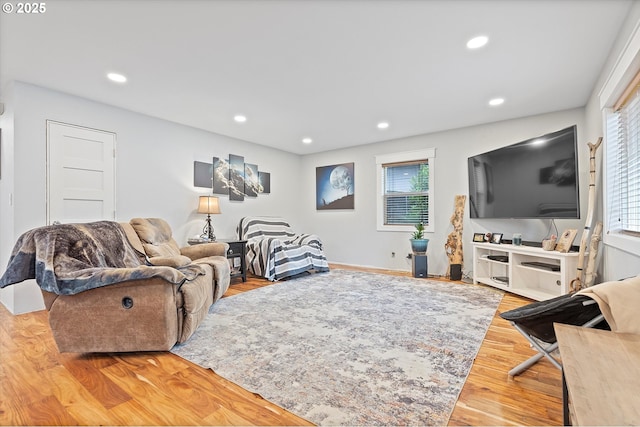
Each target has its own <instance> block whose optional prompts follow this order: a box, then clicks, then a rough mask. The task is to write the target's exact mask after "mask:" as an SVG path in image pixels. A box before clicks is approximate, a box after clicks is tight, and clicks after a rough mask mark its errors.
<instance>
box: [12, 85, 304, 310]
mask: <svg viewBox="0 0 640 427" xmlns="http://www.w3.org/2000/svg"><path fill="white" fill-rule="evenodd" d="M8 94H11V96H10V97H8ZM4 97H5V98H9V99H8V100H5V102H7V104H9V108H10V110H11V111H8V113H5V115H3V120H5V121H7V122H9V121H10V119H11V118H13V129H14V130H15V134H14V137H13V138H10V136H11V135H10V134H9V133H10V131H8V130H5V129H4V125H3V135H2V136H3V153H2V154H3V157H4V155H5V152H11V151H12V150H13V151H15V156H14V158H13V164H11V163H10V164H8V165H7V162H5V160H4V158H3V160H2V162H3V164H2V166H3V169H2V180H1V181H0V184H1V187H0V189H1V190H2V192H1V193H0V197H1V198H2V209H1V210H0V215H2V219H3V225H2V228H1V229H0V232H1V233H2V234H1V235H0V236H1V237H2V239H1V243H0V265H2V266H3V267H4V266H6V263H7V262H8V260H9V256H10V253H11V249H12V248H13V243H14V242H15V240H16V239H17V238H18V237H19V236H20V234H22V233H23V232H24V231H26V230H29V229H31V228H34V227H39V226H42V225H45V221H46V120H48V119H49V120H56V121H60V122H65V123H70V124H74V125H79V126H86V127H90V128H95V129H101V130H106V131H111V132H115V133H116V134H117V157H116V216H117V218H116V219H117V220H118V221H128V220H129V219H131V218H133V217H162V218H164V219H166V220H167V221H168V222H169V224H170V225H171V227H172V229H173V231H174V236H175V238H176V240H177V241H178V243H179V244H183V245H184V244H186V240H187V238H188V237H191V236H193V235H195V234H200V233H201V230H202V227H203V226H204V219H205V216H204V215H200V214H197V213H196V208H197V201H198V195H202V194H207V193H208V190H207V189H204V188H196V187H194V186H193V162H194V161H196V160H197V161H202V162H211V158H212V157H213V156H216V157H223V158H224V157H227V156H228V155H229V154H236V155H240V156H244V158H245V161H246V162H247V163H253V164H257V165H258V166H259V169H260V170H261V171H264V172H270V173H271V194H264V195H260V196H259V197H257V198H245V200H244V201H243V202H230V201H229V199H228V197H225V196H222V197H220V199H221V209H222V214H221V215H213V216H212V222H213V226H214V228H215V233H216V236H217V237H218V238H224V237H233V236H235V228H236V225H237V224H238V221H239V220H240V218H242V217H243V216H248V215H281V216H286V217H287V218H288V219H289V220H290V221H291V222H292V225H294V226H296V225H297V224H299V223H300V222H301V217H300V214H299V211H298V209H297V206H298V203H297V194H299V193H300V191H301V188H302V187H301V186H300V182H299V180H297V179H296V176H297V175H298V174H299V170H300V169H299V168H300V157H299V156H297V155H294V154H290V153H285V152H283V151H279V150H275V149H272V148H267V147H264V146H260V145H256V144H252V143H248V142H245V141H240V140H236V139H233V138H229V137H226V136H222V135H218V134H214V133H210V132H205V131H201V130H198V129H195V128H190V127H187V126H183V125H179V124H176V123H171V122H167V121H164V120H159V119H155V118H152V117H149V116H145V115H141V114H137V113H134V112H130V111H126V110H122V109H119V108H114V107H111V106H108V105H105V104H100V103H96V102H93V101H89V100H86V99H83V98H78V97H75V96H71V95H67V94H63V93H60V92H55V91H52V90H48V89H44V88H41V87H37V86H33V85H29V84H24V83H19V82H16V83H14V84H13V85H12V87H11V88H8V90H7V91H6V92H5V94H4ZM9 128H11V126H8V129H9ZM5 136H6V138H5ZM11 197H13V210H12V209H11V208H10V207H9V208H7V206H6V203H7V201H8V199H10V198H11ZM11 215H12V216H13V218H11ZM5 217H6V218H7V224H11V222H12V225H9V226H6V225H5V221H4V220H5ZM2 270H4V268H2ZM18 291H20V292H27V293H28V296H27V297H25V298H19V297H16V296H15V295H14V293H15V292H18ZM0 298H1V300H2V302H3V303H4V304H5V305H6V306H7V307H8V308H9V309H10V310H12V311H13V312H16V313H17V312H24V311H31V310H35V309H38V308H42V305H41V304H42V299H41V296H40V295H39V289H38V288H37V286H36V285H35V283H23V284H19V285H14V286H11V287H9V288H5V289H3V290H1V291H0Z"/></svg>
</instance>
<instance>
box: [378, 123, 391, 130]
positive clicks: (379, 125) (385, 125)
mask: <svg viewBox="0 0 640 427" xmlns="http://www.w3.org/2000/svg"><path fill="white" fill-rule="evenodd" d="M388 127H389V123H387V122H380V123H378V129H386V128H388Z"/></svg>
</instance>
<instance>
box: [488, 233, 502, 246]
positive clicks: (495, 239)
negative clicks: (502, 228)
mask: <svg viewBox="0 0 640 427" xmlns="http://www.w3.org/2000/svg"><path fill="white" fill-rule="evenodd" d="M490 241H491V243H496V244H500V242H502V233H491V240H490Z"/></svg>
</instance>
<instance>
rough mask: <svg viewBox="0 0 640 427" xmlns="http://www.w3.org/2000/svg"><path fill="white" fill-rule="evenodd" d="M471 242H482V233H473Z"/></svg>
mask: <svg viewBox="0 0 640 427" xmlns="http://www.w3.org/2000/svg"><path fill="white" fill-rule="evenodd" d="M473 241H474V242H476V243H482V242H484V233H473Z"/></svg>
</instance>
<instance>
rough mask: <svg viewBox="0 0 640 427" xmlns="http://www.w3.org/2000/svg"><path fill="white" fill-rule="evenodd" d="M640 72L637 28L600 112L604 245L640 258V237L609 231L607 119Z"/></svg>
mask: <svg viewBox="0 0 640 427" xmlns="http://www.w3.org/2000/svg"><path fill="white" fill-rule="evenodd" d="M638 69H640V26H636V28H635V29H634V31H633V34H632V35H631V37H630V38H629V40H628V42H627V44H626V46H625V48H624V49H623V51H622V53H621V54H620V56H619V57H618V60H617V61H616V63H615V65H614V67H613V69H612V70H611V73H610V74H609V76H608V77H607V80H606V81H605V83H604V85H603V87H602V89H601V90H600V93H599V94H598V96H599V100H600V109H601V111H602V123H603V129H604V130H605V132H604V134H605V135H604V150H603V151H604V154H603V159H604V161H603V162H602V163H603V170H604V173H603V180H604V182H603V184H604V185H603V187H604V191H603V194H604V200H603V205H604V218H603V223H604V233H603V239H602V241H603V243H604V244H605V245H607V246H611V247H614V248H617V249H620V250H623V251H625V252H629V253H631V254H634V255H640V237H637V236H634V235H630V234H625V233H621V232H619V231H618V230H612V229H610V227H609V214H610V212H609V205H610V204H609V203H608V201H609V198H610V197H611V195H610V194H608V191H607V188H608V184H609V178H608V175H609V173H610V172H611V171H609V170H608V169H607V163H608V159H607V152H608V151H609V150H608V149H607V148H608V144H609V141H608V140H607V132H606V129H607V119H608V116H609V115H610V114H611V113H612V111H613V106H614V104H615V103H616V101H617V100H618V98H620V96H621V95H622V93H623V91H624V90H625V88H626V87H627V86H628V85H629V83H630V82H631V80H632V79H633V78H634V76H635V74H636V73H637V70H638Z"/></svg>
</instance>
